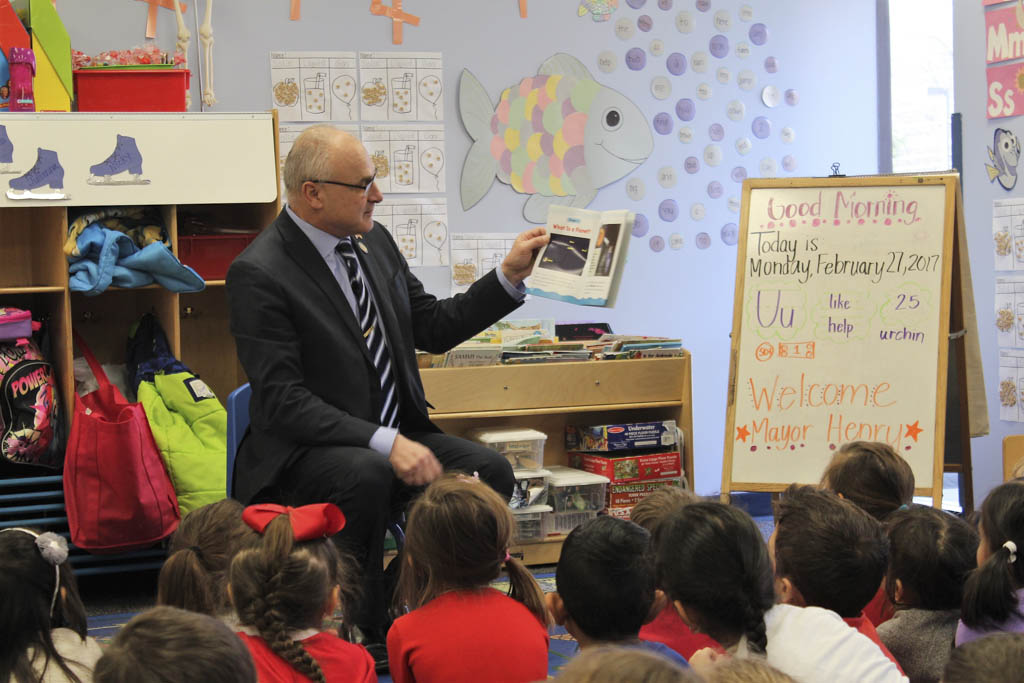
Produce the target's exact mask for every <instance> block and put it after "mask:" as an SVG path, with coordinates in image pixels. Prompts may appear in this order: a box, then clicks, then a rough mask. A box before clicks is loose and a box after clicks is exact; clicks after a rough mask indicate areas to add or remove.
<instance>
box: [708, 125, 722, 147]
mask: <svg viewBox="0 0 1024 683" xmlns="http://www.w3.org/2000/svg"><path fill="white" fill-rule="evenodd" d="M708 137H709V138H711V139H712V140H714V141H715V142H721V141H722V138H724V137H725V126H723V125H722V124H720V123H712V124H711V125H710V126H708Z"/></svg>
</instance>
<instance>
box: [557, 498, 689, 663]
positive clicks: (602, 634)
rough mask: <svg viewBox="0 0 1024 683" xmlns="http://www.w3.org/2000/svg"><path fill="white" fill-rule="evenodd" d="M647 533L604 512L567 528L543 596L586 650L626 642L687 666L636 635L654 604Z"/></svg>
mask: <svg viewBox="0 0 1024 683" xmlns="http://www.w3.org/2000/svg"><path fill="white" fill-rule="evenodd" d="M649 546H650V534H648V533H647V530H646V529H644V528H643V527H641V526H638V525H636V524H633V523H632V522H627V521H625V520H623V519H616V518H614V517H609V516H607V515H602V516H599V517H595V518H594V519H591V520H589V521H587V522H585V523H583V524H581V525H580V526H578V527H576V528H575V529H573V530H572V532H571V533H570V534H569V535H568V536H567V537H566V539H565V542H564V543H563V544H562V555H561V557H560V558H559V560H558V568H557V569H556V570H555V586H556V588H557V592H555V593H548V594H547V595H546V596H544V597H545V599H546V600H547V604H548V609H549V610H550V612H551V616H552V617H553V618H554V620H555V622H556V623H558V624H560V625H562V626H565V629H566V630H567V631H568V632H569V633H570V634H571V635H572V636H573V637H574V638H575V639H576V641H577V642H578V643H579V644H580V648H581V649H583V650H586V649H587V648H588V647H591V646H594V645H626V646H629V647H636V648H640V649H644V650H649V651H651V652H655V653H657V654H660V655H661V656H663V657H665V658H667V659H669V660H671V661H673V662H675V663H676V664H678V665H679V666H683V667H685V666H687V663H686V660H685V659H684V658H683V656H682V655H680V654H679V653H678V652H676V651H675V650H673V649H672V648H670V647H668V646H667V645H665V644H664V643H659V642H657V641H648V640H640V638H639V632H640V627H641V626H642V625H643V623H644V621H646V619H647V617H648V615H649V614H650V612H651V608H652V607H653V606H654V567H653V566H652V565H651V558H650V556H649V554H648V553H649Z"/></svg>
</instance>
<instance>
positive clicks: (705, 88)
mask: <svg viewBox="0 0 1024 683" xmlns="http://www.w3.org/2000/svg"><path fill="white" fill-rule="evenodd" d="M712 92H713V91H712V89H711V86H710V85H709V84H708V83H698V84H697V97H698V98H699V99H702V100H709V99H711V94H712Z"/></svg>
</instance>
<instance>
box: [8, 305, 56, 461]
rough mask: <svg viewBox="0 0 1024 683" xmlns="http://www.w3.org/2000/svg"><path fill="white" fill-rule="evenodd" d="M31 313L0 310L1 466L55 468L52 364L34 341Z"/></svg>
mask: <svg viewBox="0 0 1024 683" xmlns="http://www.w3.org/2000/svg"><path fill="white" fill-rule="evenodd" d="M39 327H40V324H39V323H36V322H33V321H32V314H31V313H30V312H29V311H24V310H20V309H17V308H0V462H2V464H3V465H4V466H10V465H19V466H25V465H29V466H37V467H46V468H51V469H57V470H59V469H60V468H61V467H62V466H63V464H64V444H63V439H62V429H61V424H62V423H61V421H60V394H59V392H58V391H57V380H56V377H55V374H54V370H53V365H52V364H50V363H49V362H48V361H47V360H46V358H45V357H44V354H43V352H42V351H41V350H40V348H39V345H38V344H37V342H36V341H35V339H34V338H33V333H34V332H36V331H38V330H39Z"/></svg>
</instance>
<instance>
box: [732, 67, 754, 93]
mask: <svg viewBox="0 0 1024 683" xmlns="http://www.w3.org/2000/svg"><path fill="white" fill-rule="evenodd" d="M736 85H738V86H739V87H740V90H753V89H754V86H755V85H757V76H755V75H754V72H753V71H751V70H750V69H744V70H743V71H740V73H739V75H737V76H736Z"/></svg>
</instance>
